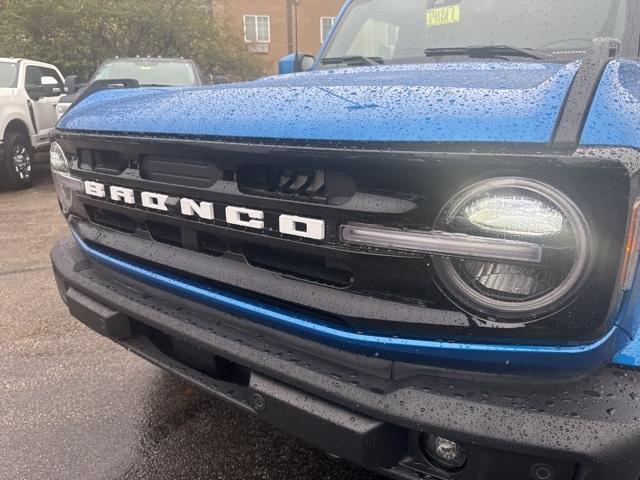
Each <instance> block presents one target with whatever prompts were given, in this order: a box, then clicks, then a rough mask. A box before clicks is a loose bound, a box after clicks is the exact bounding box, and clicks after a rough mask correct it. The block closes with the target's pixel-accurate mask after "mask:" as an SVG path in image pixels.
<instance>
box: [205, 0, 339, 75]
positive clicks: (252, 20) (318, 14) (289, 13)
mask: <svg viewBox="0 0 640 480" xmlns="http://www.w3.org/2000/svg"><path fill="white" fill-rule="evenodd" d="M211 3H212V12H213V15H214V16H216V17H218V18H222V19H224V20H226V21H227V22H228V23H229V25H230V26H231V28H237V29H238V32H240V33H243V34H244V40H245V42H246V44H247V49H248V50H249V51H251V52H253V53H254V54H256V55H260V56H264V57H265V59H266V61H267V62H268V65H269V73H276V72H277V70H278V60H280V59H281V58H282V57H284V56H285V55H287V54H289V53H292V52H294V51H295V45H296V9H297V18H298V22H297V23H298V28H297V40H298V51H300V52H304V53H312V54H316V53H317V52H318V50H319V49H320V46H321V44H322V40H323V39H324V38H325V36H326V34H327V33H328V32H329V29H330V28H331V26H332V25H333V22H334V20H335V17H336V16H337V14H338V12H339V11H340V8H342V5H343V4H344V0H297V3H298V5H297V7H296V5H295V3H296V0H212V2H211Z"/></svg>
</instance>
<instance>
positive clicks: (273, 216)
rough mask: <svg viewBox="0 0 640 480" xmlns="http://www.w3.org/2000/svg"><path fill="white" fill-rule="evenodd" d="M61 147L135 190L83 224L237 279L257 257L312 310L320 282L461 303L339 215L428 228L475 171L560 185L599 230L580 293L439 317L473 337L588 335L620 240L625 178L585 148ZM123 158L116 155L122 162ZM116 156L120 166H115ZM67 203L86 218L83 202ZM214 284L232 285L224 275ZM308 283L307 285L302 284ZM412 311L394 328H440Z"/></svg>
mask: <svg viewBox="0 0 640 480" xmlns="http://www.w3.org/2000/svg"><path fill="white" fill-rule="evenodd" d="M116 141H119V142H120V143H119V144H116ZM74 142H77V143H79V144H80V145H77V144H75V143H74ZM62 143H63V144H64V141H62ZM114 145H117V146H119V151H118V152H116V153H117V154H115V155H114V154H112V153H110V154H105V153H104V152H105V151H111V150H115V149H117V148H116V147H114ZM63 148H65V150H68V151H70V153H71V154H74V153H76V155H78V152H80V153H81V152H82V148H87V149H92V150H95V151H98V152H103V153H99V154H97V157H94V156H89V157H88V158H89V159H91V162H93V163H91V162H85V161H82V159H81V161H80V162H79V164H78V167H79V169H78V170H74V172H73V173H74V174H77V175H78V176H80V177H81V178H83V179H86V180H94V181H100V182H103V183H105V184H106V185H118V186H123V187H130V188H132V189H134V190H135V193H136V204H137V205H136V206H135V207H134V206H128V205H125V204H123V203H122V202H112V201H110V200H104V199H97V198H89V197H87V196H86V195H82V196H81V198H80V201H81V202H82V203H83V205H84V206H92V207H95V208H97V209H100V211H99V212H98V214H97V212H96V210H93V211H89V213H90V216H91V220H92V221H93V222H94V223H95V224H98V225H102V226H104V227H109V228H115V229H118V230H120V231H124V232H131V231H132V229H134V228H135V232H133V233H134V234H135V235H137V236H141V235H147V237H148V238H153V239H154V240H156V242H159V243H161V244H164V245H170V246H171V247H177V248H179V249H182V250H190V251H198V252H202V253H207V254H209V255H210V257H211V269H212V270H215V269H216V263H215V262H216V259H215V258H213V257H221V256H223V257H225V258H224V260H228V259H230V258H233V259H234V260H239V261H242V263H243V265H242V267H243V268H246V267H247V264H248V265H249V266H251V267H255V268H254V269H248V270H245V274H246V276H247V277H250V276H251V275H253V274H255V272H258V269H262V270H270V271H272V272H276V273H278V274H281V275H285V276H288V277H291V278H294V279H299V280H301V282H299V283H297V284H296V285H299V286H301V287H300V288H303V289H308V290H309V291H313V294H314V295H317V297H318V298H319V299H320V300H318V304H319V306H318V307H317V308H318V309H319V310H322V311H324V308H325V307H327V309H328V306H330V304H331V302H332V297H331V294H330V293H328V291H331V292H334V291H335V290H336V289H341V290H345V291H346V292H347V293H348V294H350V295H353V296H356V297H358V298H360V299H362V300H363V301H368V300H369V299H375V300H384V301H388V302H389V304H390V305H392V307H390V310H389V311H391V312H394V311H395V310H394V308H395V307H397V306H399V305H402V306H410V307H411V308H413V307H416V308H421V309H425V310H432V311H438V312H445V313H446V312H453V314H454V316H455V315H458V314H460V309H459V308H458V307H457V306H456V305H455V304H454V303H453V302H452V301H451V300H450V299H449V298H448V297H447V292H444V293H443V291H442V290H441V289H440V288H438V285H439V279H438V278H437V276H436V274H435V272H434V271H433V270H432V269H430V267H429V264H430V260H431V259H430V258H429V257H428V256H426V255H418V254H408V253H402V252H397V251H388V250H384V249H370V248H364V247H362V248H358V247H354V246H350V245H346V244H344V243H343V242H341V241H340V238H339V235H338V232H339V226H340V225H341V224H344V223H346V222H358V223H369V224H376V225H385V226H388V227H400V228H407V229H428V228H431V227H432V226H433V224H434V221H435V219H436V217H437V215H438V213H439V212H440V211H441V210H442V208H443V206H444V205H445V204H446V202H447V201H448V200H449V199H450V198H451V197H452V196H453V195H455V194H456V193H457V192H459V191H460V190H461V189H462V188H464V187H466V186H468V185H470V184H472V183H475V182H477V181H478V180H481V179H484V178H491V177H495V176H501V175H502V176H504V175H511V176H521V177H527V178H534V179H538V180H540V181H543V182H547V183H549V184H551V185H553V186H556V187H557V188H559V189H561V190H562V191H563V192H565V193H566V194H567V195H568V196H569V197H571V198H572V199H573V200H574V201H575V202H576V203H577V204H579V205H580V206H581V208H582V209H584V211H585V213H587V214H588V216H589V220H590V223H591V225H592V227H593V229H594V235H593V236H594V238H595V239H597V240H598V255H597V258H596V259H595V260H594V263H595V265H594V267H593V272H594V274H593V275H592V276H591V277H590V279H589V283H588V284H587V285H585V294H581V295H580V297H579V299H578V301H576V302H574V303H573V304H571V305H570V306H568V307H567V309H565V310H564V311H562V312H559V313H558V314H557V315H554V316H552V317H548V318H545V319H544V320H542V321H540V322H536V323H535V325H531V326H523V328H517V329H512V330H500V331H498V330H495V329H488V328H484V327H482V328H481V327H475V326H472V327H471V328H476V330H475V331H471V330H467V327H466V326H465V327H460V328H457V327H455V328H454V327H450V326H449V325H447V326H446V327H442V328H443V329H446V335H450V336H451V337H453V336H455V335H461V334H463V332H464V335H470V336H472V335H473V336H474V338H481V337H482V336H485V337H486V336H488V337H490V338H491V339H495V338H496V337H498V338H500V337H503V338H505V339H507V338H508V339H509V341H512V340H513V339H525V340H527V341H531V340H532V339H540V340H544V341H547V340H549V339H552V340H553V341H554V342H559V341H563V340H567V341H579V342H587V341H591V340H593V339H594V338H600V337H601V336H602V334H603V333H604V332H606V331H607V329H608V325H607V324H606V323H605V321H604V320H605V319H606V318H607V310H608V307H609V304H608V303H609V300H610V298H611V292H612V290H613V286H614V284H615V278H616V275H617V264H616V262H615V261H611V259H612V258H614V257H616V256H617V255H618V252H620V251H622V248H621V242H622V241H623V239H624V236H625V228H626V210H627V209H628V205H627V203H626V201H627V197H626V196H627V195H628V189H629V184H628V181H627V177H626V175H627V172H626V171H625V170H623V169H618V168H613V167H615V165H609V164H607V165H604V164H603V161H602V159H594V160H593V162H592V163H590V162H589V161H587V160H585V159H583V158H580V159H577V160H576V159H575V158H573V157H570V158H568V159H567V160H566V161H559V160H558V158H557V157H558V156H559V155H555V156H549V157H546V156H543V155H541V154H539V153H537V154H531V153H528V152H520V153H518V154H505V153H504V152H503V153H500V152H490V153H482V152H479V153H474V154H471V153H468V152H467V153H464V154H454V153H449V154H447V153H442V154H438V155H436V154H430V153H424V151H418V150H415V151H410V152H408V151H401V150H393V151H392V150H388V149H383V148H381V147H380V146H379V145H377V146H372V147H371V150H366V149H365V147H363V146H359V147H358V148H357V149H356V148H351V149H349V148H345V149H343V150H338V149H337V148H336V147H335V146H333V145H329V146H326V148H325V147H323V148H324V149H321V148H319V147H307V146H304V147H301V146H291V147H286V146H279V145H275V146H274V145H259V144H255V145H244V144H241V143H239V142H236V143H222V142H204V141H193V142H192V143H190V142H186V141H185V142H180V141H177V140H176V141H173V140H171V141H169V140H166V141H165V140H162V139H148V138H141V139H127V140H126V141H125V140H122V139H120V140H118V139H114V138H110V139H101V138H89V139H80V140H77V139H76V140H72V139H70V140H69V141H68V143H67V144H65V145H63ZM425 148H426V147H425ZM85 155H86V154H85ZM80 156H81V157H82V155H80ZM158 157H160V160H158ZM124 158H127V159H128V160H127V162H123V161H122V159H124ZM562 158H564V157H562ZM125 163H126V164H127V165H128V166H126V168H125V169H126V170H127V171H126V172H124V171H122V172H121V173H118V172H119V171H120V170H121V169H122V168H123V166H125V165H124V164H125ZM87 165H89V166H91V168H93V171H92V173H88V172H87V170H89V168H86V166H87ZM210 165H213V167H210ZM603 165H604V166H607V168H604V166H603ZM609 167H611V168H609ZM211 183H213V184H212V185H211ZM141 191H151V192H158V193H163V194H166V195H169V196H170V197H171V199H172V205H175V200H177V199H179V198H181V197H187V198H190V199H193V200H197V201H208V202H211V203H213V204H214V207H215V219H214V220H212V221H207V220H199V219H196V218H194V217H188V218H187V217H185V216H183V215H181V214H180V212H179V211H176V210H175V209H174V208H171V209H170V211H168V212H157V211H153V210H150V209H144V208H142V207H141V206H140V204H141V202H140V198H139V197H140V193H141ZM610 192H621V194H620V195H611V194H610ZM228 206H237V207H245V208H249V209H256V210H259V211H261V212H263V213H264V228H263V229H261V230H257V229H250V228H244V227H241V226H236V225H231V224H228V223H227V222H226V221H225V208H226V207H228ZM102 210H104V211H107V210H109V211H112V212H113V213H116V214H117V215H108V214H105V213H104V212H103V211H102ZM282 214H287V215H296V216H302V217H307V218H313V219H321V220H324V222H325V224H326V238H325V239H324V240H322V241H316V240H311V239H304V238H300V239H298V238H292V237H291V236H287V235H282V234H281V233H280V232H279V229H278V218H279V217H280V215H282ZM78 215H80V216H84V214H82V213H81V212H80V213H78ZM150 222H154V223H155V224H154V223H150ZM145 228H146V229H147V230H148V231H147V232H145V231H144V230H145ZM177 253H178V252H176V254H177ZM183 253H184V252H183ZM220 261H222V259H221V260H220ZM207 267H208V265H207ZM176 268H178V267H176ZM248 272H253V273H248ZM187 273H188V272H187ZM260 273H264V272H260ZM243 278H244V277H243ZM261 278H262V277H261ZM270 278H279V277H277V276H270ZM225 282H228V283H229V284H232V285H233V284H234V281H233V280H225ZM309 282H312V284H310V285H306V284H307V283H309ZM318 284H320V286H321V287H319V286H318ZM440 286H442V285H440ZM321 288H322V289H321ZM443 289H444V287H443ZM249 290H251V288H249ZM257 290H258V289H257V288H256V291H257ZM321 292H322V293H321ZM341 293H344V292H341ZM278 298H280V297H278ZM301 302H303V300H301ZM333 307H335V304H333ZM385 315H386V313H385ZM568 318H570V319H581V320H580V321H567V319H568ZM394 321H395V320H394ZM420 321H421V322H422V321H424V323H418V322H414V323H413V325H406V323H403V322H406V319H404V320H403V319H402V318H398V319H397V321H395V327H394V328H396V327H397V328H398V331H402V332H403V333H406V332H414V334H423V333H424V334H427V335H429V336H431V335H432V334H433V333H434V331H435V330H436V329H437V328H438V327H437V325H438V323H437V322H440V325H442V320H441V319H439V320H437V321H436V320H433V319H432V318H431V317H430V314H429V313H425V316H424V317H421V320H420ZM368 326H369V323H368V322H367V321H366V319H360V318H359V319H358V328H359V329H360V327H362V328H361V330H362V331H366V330H367V328H368Z"/></svg>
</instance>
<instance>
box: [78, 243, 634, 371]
mask: <svg viewBox="0 0 640 480" xmlns="http://www.w3.org/2000/svg"><path fill="white" fill-rule="evenodd" d="M76 240H77V242H78V244H79V245H80V247H81V248H82V249H83V250H84V252H85V253H87V254H88V255H89V256H91V257H92V258H94V259H95V260H97V261H99V262H101V263H103V264H105V265H106V266H108V267H110V268H114V269H116V270H119V271H121V272H123V273H125V274H127V275H130V276H132V277H134V278H137V279H139V280H141V281H144V282H148V283H150V284H153V285H155V286H158V287H160V288H163V289H166V290H169V291H171V292H173V293H176V294H178V295H181V296H183V297H186V298H191V299H193V300H196V301H199V302H202V303H205V304H208V305H210V306H212V307H214V308H217V309H220V310H223V311H227V312H231V313H233V314H236V315H239V316H241V317H244V318H247V319H248V320H252V321H256V322H259V323H262V324H265V325H268V326H271V327H274V328H280V329H283V330H286V331H290V332H292V333H296V334H300V335H302V336H305V337H308V338H310V339H312V340H317V341H320V342H322V343H326V344H329V345H334V346H336V347H339V348H343V349H346V350H351V351H355V352H358V353H363V354H367V355H369V356H376V357H381V358H387V359H392V360H402V361H423V362H429V363H432V364H441V365H446V366H450V367H451V366H460V367H461V368H464V367H467V368H471V369H491V370H518V369H531V368H534V369H541V368H544V369H552V370H551V371H547V372H546V373H547V374H551V373H555V372H562V371H565V370H567V371H569V370H570V371H577V370H585V369H588V368H591V367H594V366H597V365H599V364H603V363H605V362H606V361H608V360H609V359H610V358H612V356H613V355H614V353H615V352H617V351H618V350H619V349H620V348H621V347H622V345H624V342H626V340H628V337H627V336H626V334H625V333H624V332H623V331H622V330H620V329H618V328H617V327H614V328H613V329H612V330H611V331H610V332H609V333H608V334H607V335H606V336H605V337H604V338H602V339H601V340H599V341H597V342H595V343H591V344H586V345H577V346H528V345H527V346H525V345H497V344H475V343H448V342H442V341H435V340H418V339H410V338H397V337H384V336H379V335H369V334H364V333H359V332H354V331H350V330H343V329H340V328H338V327H336V326H333V325H329V324H327V323H326V322H323V321H322V319H321V318H319V317H313V316H310V315H305V314H301V313H298V312H294V311H288V310H286V309H283V308H280V307H276V306H273V305H270V304H268V303H263V302H257V301H254V300H252V299H250V298H249V297H244V296H241V295H238V294H234V293H230V292H226V291H224V290H222V289H220V288H216V287H212V286H210V285H207V284H204V283H200V282H195V281H193V280H189V279H186V278H182V277H180V276H176V275H173V274H169V273H167V272H163V271H161V270H158V269H155V268H151V267H149V266H145V265H141V264H137V263H133V262H132V261H129V260H127V259H125V258H124V257H121V256H119V255H117V254H113V253H109V252H106V251H103V250H102V249H100V248H99V247H94V246H90V245H88V244H87V243H86V242H84V241H83V240H82V239H81V238H80V237H78V236H77V235H76Z"/></svg>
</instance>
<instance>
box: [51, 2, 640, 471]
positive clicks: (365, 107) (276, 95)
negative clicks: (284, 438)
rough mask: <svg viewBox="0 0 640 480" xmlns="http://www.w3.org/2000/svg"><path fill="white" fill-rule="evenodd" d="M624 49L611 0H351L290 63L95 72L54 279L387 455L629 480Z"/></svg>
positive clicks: (632, 290) (99, 314) (102, 316)
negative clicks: (183, 84)
mask: <svg viewBox="0 0 640 480" xmlns="http://www.w3.org/2000/svg"><path fill="white" fill-rule="evenodd" d="M639 48H640V2H638V1H635V0H536V1H524V0H452V1H449V0H393V1H392V0H351V1H348V2H347V4H346V5H345V6H344V9H343V11H342V13H341V14H340V17H339V19H338V21H337V23H336V26H335V27H334V29H333V32H332V33H331V35H330V38H329V39H328V41H327V42H326V44H325V46H324V47H323V49H322V51H321V52H320V54H319V56H318V57H317V58H312V57H311V56H309V55H303V54H294V55H292V56H290V57H288V58H286V59H284V60H283V61H282V63H281V69H282V71H283V72H289V74H286V75H280V76H277V77H272V78H266V79H261V80H257V81H253V82H249V83H240V84H231V85H223V86H214V87H205V88H186V89H178V90H175V89H173V90H169V89H162V88H139V89H136V88H130V89H121V90H108V91H102V92H98V93H96V94H94V95H91V96H89V97H88V98H86V99H84V100H83V101H82V102H81V103H79V104H78V105H77V106H76V107H75V108H74V109H73V110H71V111H70V112H68V113H67V114H66V115H65V116H64V117H63V118H62V120H61V121H60V123H59V124H58V126H57V129H56V131H55V133H54V135H53V136H54V139H53V140H54V143H53V144H52V149H51V162H52V170H53V175H54V179H55V185H56V189H57V194H58V196H59V200H60V206H61V209H62V212H63V214H64V216H65V217H66V219H67V221H68V223H69V226H70V228H71V232H72V236H70V237H69V238H68V239H64V240H62V241H61V242H60V243H58V244H57V245H56V246H55V248H54V250H53V252H52V259H53V266H54V270H55V274H56V278H57V281H58V285H59V288H60V292H61V295H62V298H63V299H64V300H65V302H66V303H67V305H68V307H69V309H70V311H71V313H72V314H73V315H74V316H75V317H77V318H78V319H79V320H80V321H81V322H83V323H84V324H86V325H87V326H89V327H90V328H92V329H94V330H95V331H97V332H98V333H100V334H102V335H104V336H106V337H108V338H111V339H113V340H114V341H116V342H118V343H119V344H121V345H122V346H124V347H125V348H127V349H128V350H130V351H132V352H134V353H136V354H138V355H140V356H142V357H144V358H146V359H148V360H149V361H151V362H153V363H155V364H157V365H159V366H161V367H162V368H164V369H166V370H168V371H170V372H174V373H175V374H176V375H178V376H180V377H182V378H184V379H186V380H189V381H191V382H193V383H195V384H197V385H198V386H200V387H201V388H203V389H205V390H207V391H209V392H211V393H212V394H213V395H215V396H217V397H220V398H223V399H225V400H227V401H229V402H231V403H233V404H235V405H237V406H238V408H240V409H243V410H245V411H247V412H251V413H252V414H255V415H257V416H259V417H260V418H262V419H264V420H265V421H267V422H270V423H271V424H273V425H275V426H276V427H278V428H280V429H282V430H285V431H287V432H290V433H291V434H293V435H296V436H299V437H300V438H302V439H304V440H306V441H308V442H309V443H311V444H313V445H315V446H317V447H318V448H321V449H323V450H325V451H327V452H329V453H330V454H332V455H335V456H338V457H341V458H343V459H346V460H348V461H351V462H354V463H357V464H360V465H363V466H365V467H367V468H369V469H371V470H374V471H376V472H378V473H381V474H384V475H387V476H389V477H391V478H396V479H407V480H408V479H440V480H448V479H472V480H478V479H484V480H521V479H522V480H531V479H532V480H569V479H573V480H587V479H589V480H637V479H638V477H639V476H640V371H639V370H638V367H640V333H639V332H638V330H639V327H640V298H639V294H640V273H639V272H638V268H637V267H638V261H639V254H640V200H639V199H640V62H639V61H638V56H639ZM246 435H248V436H250V435H251V432H250V431H248V432H246Z"/></svg>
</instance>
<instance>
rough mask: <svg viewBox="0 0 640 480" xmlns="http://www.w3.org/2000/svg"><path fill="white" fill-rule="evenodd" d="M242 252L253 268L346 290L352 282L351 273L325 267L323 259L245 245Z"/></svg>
mask: <svg viewBox="0 0 640 480" xmlns="http://www.w3.org/2000/svg"><path fill="white" fill-rule="evenodd" d="M242 250H243V253H244V256H245V258H246V259H247V262H249V264H250V265H253V266H255V267H259V268H265V269H268V270H271V271H274V272H277V273H281V274H283V275H289V276H292V277H296V278H300V279H303V280H307V281H310V282H315V283H321V284H324V285H330V286H333V287H340V288H347V287H348V286H349V285H350V284H351V282H352V274H351V272H349V271H347V270H341V269H337V268H329V267H327V266H326V264H325V259H324V258H323V257H317V256H312V255H303V254H299V253H293V252H290V251H285V250H278V249H275V248H268V249H266V248H259V247H253V246H246V245H245V246H244V247H243V249H242Z"/></svg>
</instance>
